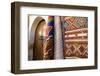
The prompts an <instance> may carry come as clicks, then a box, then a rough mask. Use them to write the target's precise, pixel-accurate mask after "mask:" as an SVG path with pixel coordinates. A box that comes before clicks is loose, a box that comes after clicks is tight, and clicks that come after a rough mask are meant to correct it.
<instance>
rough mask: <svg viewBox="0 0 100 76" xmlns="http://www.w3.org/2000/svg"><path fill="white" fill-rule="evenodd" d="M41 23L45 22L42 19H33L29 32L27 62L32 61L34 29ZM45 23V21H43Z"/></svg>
mask: <svg viewBox="0 0 100 76" xmlns="http://www.w3.org/2000/svg"><path fill="white" fill-rule="evenodd" d="M41 21H45V20H44V18H42V17H40V16H38V17H36V18H35V20H34V21H33V23H32V26H31V30H30V31H29V33H30V35H29V36H30V37H29V42H28V60H33V45H34V41H35V34H36V29H37V28H38V26H39V23H40V22H41ZM45 23H46V21H45Z"/></svg>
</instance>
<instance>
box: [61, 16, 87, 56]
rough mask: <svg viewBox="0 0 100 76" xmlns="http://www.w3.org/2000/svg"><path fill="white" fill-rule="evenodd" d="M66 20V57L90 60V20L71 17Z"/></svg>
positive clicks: (65, 18)
mask: <svg viewBox="0 0 100 76" xmlns="http://www.w3.org/2000/svg"><path fill="white" fill-rule="evenodd" d="M63 19H64V23H63V24H64V25H63V26H64V34H63V35H64V57H65V58H88V18H87V17H70V16H66V17H64V18H63Z"/></svg>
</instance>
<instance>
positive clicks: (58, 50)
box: [54, 16, 64, 59]
mask: <svg viewBox="0 0 100 76" xmlns="http://www.w3.org/2000/svg"><path fill="white" fill-rule="evenodd" d="M54 23H55V24H54V29H55V32H54V46H55V47H54V58H55V59H63V58H64V56H63V41H62V30H61V21H60V16H55V17H54Z"/></svg>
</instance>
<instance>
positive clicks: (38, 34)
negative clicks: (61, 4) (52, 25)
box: [33, 19, 46, 60]
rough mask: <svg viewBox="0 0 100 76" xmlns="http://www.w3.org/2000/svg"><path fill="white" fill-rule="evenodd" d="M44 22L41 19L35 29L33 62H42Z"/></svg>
mask: <svg viewBox="0 0 100 76" xmlns="http://www.w3.org/2000/svg"><path fill="white" fill-rule="evenodd" d="M45 27H46V22H45V20H44V19H42V20H41V21H40V22H39V23H38V26H37V28H36V31H35V39H34V44H33V60H43V50H44V37H45V33H46V29H45Z"/></svg>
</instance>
